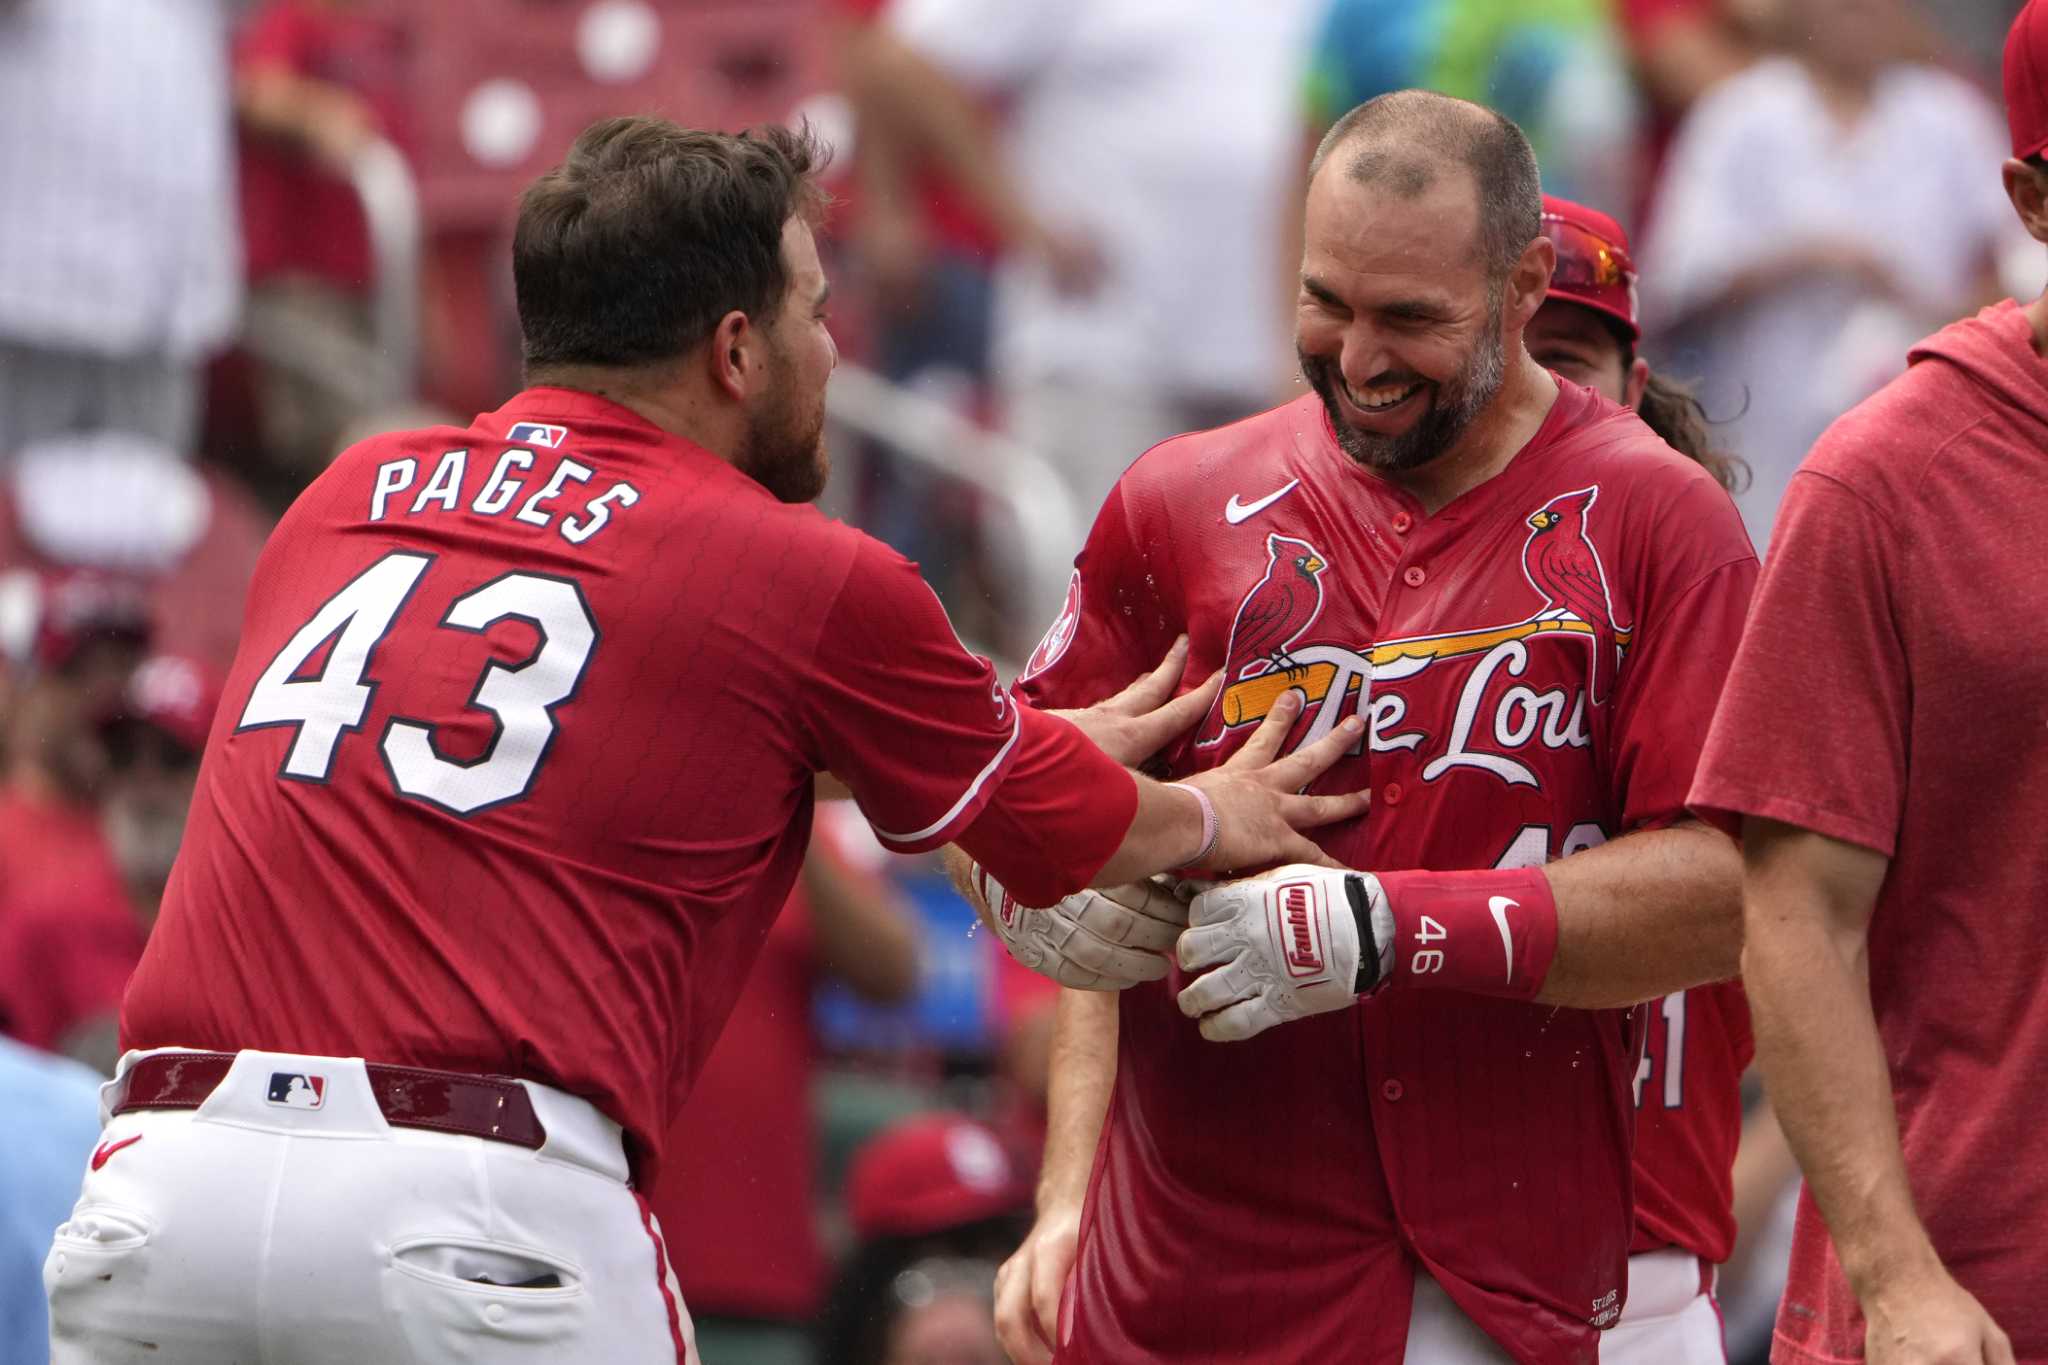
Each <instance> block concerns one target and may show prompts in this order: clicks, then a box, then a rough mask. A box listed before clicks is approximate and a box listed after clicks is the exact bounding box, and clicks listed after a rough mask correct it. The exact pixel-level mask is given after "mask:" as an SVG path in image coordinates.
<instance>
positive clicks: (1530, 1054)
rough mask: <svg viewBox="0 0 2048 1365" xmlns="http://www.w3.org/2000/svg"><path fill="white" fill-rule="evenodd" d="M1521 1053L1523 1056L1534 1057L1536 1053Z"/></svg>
mask: <svg viewBox="0 0 2048 1365" xmlns="http://www.w3.org/2000/svg"><path fill="white" fill-rule="evenodd" d="M1522 1055H1523V1056H1524V1057H1534V1056H1535V1055H1536V1054H1535V1053H1533V1052H1524V1053H1523V1054H1522Z"/></svg>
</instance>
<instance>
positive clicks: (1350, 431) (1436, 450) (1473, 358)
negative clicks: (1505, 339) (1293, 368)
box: [1295, 297, 1507, 473]
mask: <svg viewBox="0 0 2048 1365" xmlns="http://www.w3.org/2000/svg"><path fill="white" fill-rule="evenodd" d="M1487 302H1488V307H1487V309H1486V313H1485V316H1486V318H1487V323H1486V330H1485V331H1484V332H1483V333H1481V334H1480V336H1479V337H1478V339H1477V340H1475V341H1474V342H1473V344H1472V349H1471V350H1469V351H1467V352H1466V353H1465V358H1464V361H1463V363H1461V364H1460V365H1459V366H1458V369H1457V371H1456V373H1454V374H1452V375H1451V376H1450V377H1448V378H1446V379H1442V380H1432V379H1430V378H1429V377H1428V376H1426V375H1422V374H1418V373H1415V372H1413V371H1402V370H1387V371H1384V372H1383V373H1381V374H1377V375H1374V376H1373V377H1372V379H1371V380H1370V381H1369V382H1368V383H1367V384H1366V385H1364V386H1363V387H1365V388H1368V389H1398V388H1407V387H1409V386H1411V385H1414V384H1422V385H1424V386H1426V389H1427V393H1428V403H1429V408H1428V410H1427V411H1425V412H1424V413H1423V414H1422V416H1421V417H1420V418H1419V419H1418V420H1417V421H1416V422H1415V423H1414V425H1412V426H1410V427H1409V428H1408V429H1407V430H1406V431H1401V432H1396V433H1393V434H1391V435H1388V434H1384V433H1381V432H1374V431H1366V430H1364V429H1362V428H1360V427H1358V426H1355V425H1353V423H1352V422H1351V421H1350V420H1349V419H1348V418H1346V417H1345V415H1344V409H1343V405H1342V404H1340V403H1339V402H1338V399H1337V390H1338V386H1339V385H1341V384H1343V383H1344V376H1343V371H1342V370H1341V369H1340V368H1339V365H1338V358H1337V357H1336V356H1331V355H1310V354H1309V353H1308V352H1307V351H1305V350H1302V349H1300V348H1299V346H1297V347H1296V352H1295V353H1296V356H1297V357H1298V358H1299V359H1300V361H1301V372H1302V375H1303V376H1304V377H1305V378H1307V380H1308V382H1309V387H1311V388H1313V389H1314V390H1315V391H1316V395H1317V396H1318V397H1320V398H1321V399H1322V400H1323V410H1324V411H1325V412H1327V413H1329V415H1330V429H1331V430H1332V431H1334V432H1336V433H1337V445H1338V446H1339V447H1340V448H1341V449H1342V450H1343V452H1344V453H1345V454H1346V455H1349V456H1350V457H1351V458H1352V459H1354V460H1356V461H1357V462H1358V463H1359V464H1362V465H1364V466H1365V467H1366V468H1368V469H1377V470H1381V471H1383V472H1387V473H1398V472H1399V471H1401V470H1404V469H1414V468H1416V467H1418V466H1420V465H1425V464H1428V463H1429V462H1430V461H1431V460H1433V459H1435V458H1436V457H1437V456H1439V455H1442V454H1443V453H1444V452H1445V451H1447V450H1449V449H1450V448H1451V446H1452V445H1454V444H1455V443H1456V442H1457V439H1458V437H1459V436H1460V435H1462V434H1463V433H1464V431H1465V428H1466V427H1468V426H1470V425H1471V424H1472V419H1473V418H1475V417H1477V416H1478V415H1479V414H1480V413H1481V412H1484V411H1485V410H1486V405H1487V404H1488V403H1490V402H1492V401H1493V396H1494V394H1496V393H1498V392H1499V391H1500V385H1501V377H1502V375H1503V374H1504V373H1505V371H1506V365H1507V361H1506V352H1505V350H1504V348H1503V346H1502V343H1501V323H1500V304H1499V300H1498V299H1497V298H1493V297H1489V299H1488V301H1487Z"/></svg>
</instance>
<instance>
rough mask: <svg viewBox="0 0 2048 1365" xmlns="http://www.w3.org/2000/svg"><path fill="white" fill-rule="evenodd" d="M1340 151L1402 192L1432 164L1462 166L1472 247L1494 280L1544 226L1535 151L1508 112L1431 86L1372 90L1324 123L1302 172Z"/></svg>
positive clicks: (1351, 166)
mask: <svg viewBox="0 0 2048 1365" xmlns="http://www.w3.org/2000/svg"><path fill="white" fill-rule="evenodd" d="M1352 144H1358V146H1357V148H1356V150H1355V151H1352V150H1351V147H1352ZM1339 150H1346V151H1351V156H1350V160H1349V161H1348V162H1346V164H1345V167H1344V169H1345V171H1346V173H1347V174H1349V175H1350V177H1351V178H1352V179H1353V180H1355V181H1357V182H1358V183H1359V184H1362V185H1370V184H1379V185H1383V186H1384V187H1385V188H1386V189H1387V190H1388V191H1389V192H1390V193H1392V194H1394V195H1396V196H1398V197H1400V198H1403V199H1413V198H1415V197H1416V196H1418V195H1420V194H1422V193H1424V192H1425V191H1427V190H1428V189H1429V187H1430V186H1431V185H1433V184H1434V183H1436V173H1437V170H1438V169H1439V168H1441V167H1444V166H1463V167H1464V168H1465V169H1466V170H1467V171H1468V172H1470V173H1471V176H1472V178H1473V180H1474V182H1475V183H1476V184H1477V185H1478V187H1479V252H1480V257H1481V261H1482V263H1483V264H1484V265H1485V267H1486V277H1487V279H1488V280H1490V281H1493V282H1495V283H1498V282H1499V281H1501V280H1504V279H1506V278H1507V275H1508V272H1509V271H1511V270H1513V269H1514V268H1515V262H1517V261H1519V260H1520V259H1521V258H1522V250H1523V248H1525V247H1527V246H1528V245H1529V243H1530V242H1532V241H1534V240H1535V239H1536V234H1537V233H1539V232H1541V231H1542V230H1543V188H1542V185H1541V183H1540V181H1539V178H1538V175H1537V170H1536V153H1535V152H1534V151H1533V150H1532V149H1531V148H1530V146H1529V139H1528V138H1527V137H1525V136H1524V135H1523V133H1522V130H1521V128H1520V127H1518V126H1517V125H1516V124H1515V122H1514V120H1513V119H1510V118H1508V117H1507V116H1506V115H1504V114H1500V113H1497V112H1495V111H1494V110H1492V109H1488V108H1487V107H1486V106H1485V105H1482V104H1473V103H1471V102H1470V101H1469V100H1461V99H1455V98H1453V97H1451V96H1449V95H1440V94H1437V93H1436V92H1435V91H1433V90H1395V91H1392V92H1390V93H1388V94H1385V95H1378V96H1375V97H1374V98H1372V99H1369V100H1367V101H1366V102H1365V103H1363V104H1361V105H1358V106H1357V107H1356V108H1354V109H1352V110H1351V111H1350V112H1349V113H1347V114H1345V115H1344V117H1342V118H1340V119H1338V120H1337V121H1336V122H1335V123H1333V124H1331V125H1330V131H1329V132H1327V133H1325V134H1323V140H1322V142H1321V143H1319V144H1318V145H1317V147H1316V151H1315V155H1314V157H1312V158H1311V159H1310V161H1309V178H1310V179H1314V178H1315V175H1316V172H1318V171H1320V170H1321V169H1322V166H1323V163H1324V162H1325V161H1327V160H1328V159H1329V158H1330V157H1331V156H1333V155H1335V154H1336V153H1337V152H1338V151H1339Z"/></svg>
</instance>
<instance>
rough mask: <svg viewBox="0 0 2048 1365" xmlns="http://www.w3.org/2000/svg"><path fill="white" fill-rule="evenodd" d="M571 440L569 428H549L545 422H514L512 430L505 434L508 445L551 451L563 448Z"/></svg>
mask: <svg viewBox="0 0 2048 1365" xmlns="http://www.w3.org/2000/svg"><path fill="white" fill-rule="evenodd" d="M568 439H569V428H567V427H556V426H549V425H548V424H547V423H545V422H514V423H513V424H512V429H511V430H510V431H508V432H506V433H505V440H506V442H507V443H508V444H511V445H515V446H546V447H547V448H548V449H550V450H556V449H559V448H560V447H561V444H562V442H564V441H566V440H568Z"/></svg>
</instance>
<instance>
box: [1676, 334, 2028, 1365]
mask: <svg viewBox="0 0 2048 1365" xmlns="http://www.w3.org/2000/svg"><path fill="white" fill-rule="evenodd" d="M1911 361H1912V363H1911V367H1910V368H1909V369H1908V370H1907V371H1906V373H1905V374H1904V375H1903V376H1901V377H1900V378H1898V379H1896V380H1894V381H1893V382H1892V383H1891V384H1889V385H1887V386H1886V387H1885V388H1884V389H1883V390H1881V391H1880V392H1879V393H1878V394H1877V395H1876V396H1875V397H1873V398H1871V399H1870V400H1868V401H1867V402H1865V403H1863V404H1862V405H1861V406H1859V407H1857V408H1856V409H1854V410H1853V411H1851V412H1850V413H1849V414H1848V415H1847V416H1845V417H1843V418H1842V419H1841V420H1839V421H1838V422H1836V423H1835V424H1834V426H1832V427H1831V428H1829V429H1828V432H1827V434H1826V435H1825V436H1823V437H1822V438H1821V440H1820V443H1819V444H1818V445H1816V446H1815V447H1814V449H1813V453H1812V455H1810V456H1809V457H1808V458H1807V461H1806V463H1805V465H1804V466H1802V467H1801V469H1800V472H1799V473H1798V474H1797V475H1796V476H1794V478H1793V480H1792V486H1791V489H1790V491H1789V492H1788V493H1787V495H1786V498H1785V503H1784V506H1783V508H1782V510H1781V511H1780V512H1779V513H1778V529H1777V532H1776V534H1775V535H1774V536H1773V538H1772V541H1771V559H1770V564H1769V567H1768V568H1767V569H1766V570H1765V573H1764V577H1763V582H1762V584H1761V586H1760V587H1759V588H1758V590H1757V602H1756V613H1755V615H1754V617H1752V619H1751V620H1750V623H1749V629H1748V631H1747V633H1746V634H1745V635H1744V636H1743V641H1742V649H1741V652H1740V653H1739V654H1738V655H1737V656H1736V661H1735V671H1734V673H1733V675H1732V676H1731V678H1730V680H1729V685H1728V694H1727V696H1726V697H1725V698H1724V699H1723V701H1722V704H1721V708H1720V712H1719V714H1717V715H1716V716H1715V718H1714V728H1713V734H1712V737H1711V739H1710V740H1709V742H1708V745H1707V750H1706V754H1705V757H1704V758H1703V759H1702V761H1701V764H1700V774H1699V781H1698V783H1697V785H1696V786H1695V787H1694V788H1693V792H1692V800H1693V804H1694V805H1695V806H1696V807H1698V808H1699V809H1700V810H1701V811H1702V813H1704V814H1707V815H1709V816H1710V817H1712V818H1716V819H1719V820H1721V821H1723V822H1724V823H1726V824H1727V825H1728V826H1729V827H1730V828H1733V827H1734V826H1735V824H1736V822H1737V820H1738V819H1739V817H1741V816H1743V815H1755V816H1762V817H1765V818H1768V819H1772V820H1779V821H1783V822H1785V823H1787V824H1791V825H1797V826H1799V827H1801V828H1803V829H1810V830H1815V831H1817V832H1819V833H1821V834H1825V835H1827V836H1829V837H1830V838H1834V839H1840V840H1844V841H1846V842H1848V843H1852V844H1858V845H1861V846H1862V847H1865V848H1869V849H1874V850H1876V851H1877V852H1879V853H1882V854H1884V855H1885V856H1886V857H1888V858H1890V859H1891V866H1890V869H1889V871H1888V872H1887V874H1886V876H1885V879H1884V885H1883V887H1882V888H1881V889H1880V890H1879V892H1878V897H1877V904H1876V906H1875V908H1874V909H1873V911H1872V914H1871V920H1870V938H1869V961H1870V1002H1871V1006H1872V1008H1873V1010H1874V1011H1875V1013H1876V1017H1877V1026H1878V1033H1879V1035H1880V1037H1881V1038H1882V1041H1883V1044H1884V1051H1885V1057H1886V1060H1887V1061H1888V1062H1889V1063H1890V1066H1891V1077H1892V1094H1893V1099H1894V1101H1895V1104H1896V1108H1897V1111H1898V1117H1899V1141H1900V1145H1901V1147H1902V1149H1903V1150H1904V1153H1905V1159H1906V1176H1907V1179H1908V1181H1909V1182H1910V1184H1911V1186H1912V1191H1913V1203H1914V1206H1915V1207H1916V1208H1917V1209H1918V1210H1919V1213H1920V1217H1921V1220H1922V1221H1923V1222H1924V1223H1925V1224H1926V1227H1927V1232H1928V1235H1929V1236H1930V1237H1931V1238H1932V1239H1933V1241H1934V1249H1935V1250H1936V1251H1937V1252H1939V1253H1940V1255H1941V1258H1942V1261H1943V1263H1944V1264H1946V1265H1947V1266H1948V1268H1949V1270H1950V1271H1951V1272H1952V1273H1953V1274H1954V1275H1955V1277H1956V1279H1957V1280H1958V1281H1960V1282H1961V1284H1962V1286H1963V1287H1964V1288H1965V1289H1967V1290H1969V1291H1970V1292H1971V1293H1972V1294H1974V1295H1976V1296H1977V1299H1978V1301H1979V1302H1980V1303H1982V1304H1983V1305H1984V1307H1985V1309H1986V1310H1987V1311H1988V1312H1989V1313H1990V1314H1991V1316H1992V1318H1993V1319H1994V1320H1995V1321H1996V1322H1997V1323H1998V1325H1999V1326H2000V1327H2002V1328H2004V1329H2005V1331H2006V1333H2007V1334H2008V1335H2009V1336H2011V1338H2012V1345H2013V1353H2014V1354H2015V1355H2016V1356H2017V1357H2018V1358H2019V1359H2020V1360H2022V1361H2048V1293H2044V1291H2043V1280H2042V1273H2041V1266H2042V1256H2041V1236H2042V1233H2041V1230H2042V1229H2043V1228H2048V1160H2044V1159H2043V1155H2042V1152H2043V1147H2042V1138H2041V1133H2042V1129H2043V1125H2044V1123H2048V992H2043V990H2042V988H2041V983H2042V980H2043V979H2044V977H2048V900H2044V898H2043V893H2042V888H2044V887H2048V839H2044V838H2043V837H2042V831H2043V830H2044V829H2048V781H2043V779H2042V774H2043V773H2048V724H2044V720H2048V711H2044V706H2043V702H2042V698H2044V697H2048V650H2044V649H2043V648H2041V647H2040V645H2039V644H2038V643H2036V642H2035V641H2034V639H2033V638H2032V632H2033V628H2034V623H2035V622H2038V621H2041V620H2044V619H2048V575H2044V574H2043V573H2042V571H2041V545H2040V536H2041V532H2040V520H2041V518H2040V514H2041V513H2042V512H2044V511H2048V419H2044V417H2043V414H2044V413H2048V363H2044V362H2043V360H2042V358H2041V357H2040V356H2039V355H2037V354H2036V353H2035V351H2034V346H2033V333H2032V329H2031V328H2030V327H2029V325H2028V322H2027V318H2026V315H2025V314H2024V313H2023V312H2022V311H2021V310H2020V309H2019V308H2018V307H2017V306H2016V305H2014V304H2012V303H2005V304H2001V305H1999V306H1998V307H1995V308H1989V309H1986V310H1985V311H1984V312H1982V313H1980V314H1978V315H1977V316H1976V317H1975V318H1971V319H1966V320H1964V321H1962V322H1958V323H1956V324H1955V325H1953V326H1951V327H1949V328H1946V329H1945V330H1943V331H1941V332H1939V333H1937V334H1935V335H1934V336H1933V337H1931V338H1930V339H1928V340H1927V341H1924V342H1922V343H1921V344H1920V345H1919V346H1918V347H1916V348H1915V349H1914V350H1913V352H1912V355H1911ZM1863 1334H1864V1324H1863V1319H1862V1316H1861V1314H1860V1313H1859V1312H1858V1310H1857V1305H1856V1298H1855V1295H1854V1294H1853V1293H1852V1292H1851V1291H1850V1289H1849V1285H1848V1282H1847V1281H1846V1280H1845V1279H1844V1277H1843V1275H1842V1269H1841V1266H1840V1264H1839V1262H1838V1261H1837V1259H1836V1257H1835V1254H1834V1249H1833V1247H1832V1245H1831V1244H1830V1242H1829V1240H1828V1234H1827V1229H1826V1227H1825V1226H1824V1225H1823V1224H1822V1222H1821V1220H1820V1217H1819V1215H1818V1213H1817V1212H1816V1211H1815V1208H1814V1205H1813V1201H1812V1200H1811V1199H1810V1198H1802V1199H1801V1201H1800V1206H1799V1218H1798V1224H1797V1230H1796V1232H1795V1234H1794V1239H1793V1248H1792V1270H1791V1275H1790V1277H1789V1279H1788V1281H1787V1283H1786V1286H1785V1297H1784V1300H1783V1305H1782V1307H1781V1309H1780V1311H1779V1315H1778V1344H1777V1351H1776V1353H1775V1354H1774V1356H1773V1359H1775V1360H1780V1361H1794V1362H1834V1361H1841V1360H1860V1359H1862V1357H1863Z"/></svg>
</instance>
